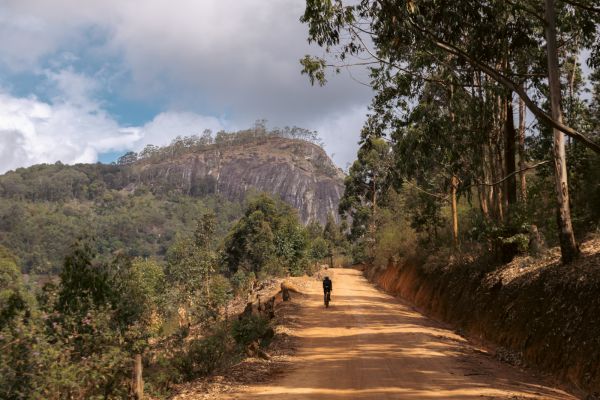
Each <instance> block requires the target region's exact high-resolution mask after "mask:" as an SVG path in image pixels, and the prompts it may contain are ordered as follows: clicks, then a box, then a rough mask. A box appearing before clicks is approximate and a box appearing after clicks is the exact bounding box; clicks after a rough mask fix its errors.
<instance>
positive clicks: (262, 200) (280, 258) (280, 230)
mask: <svg viewBox="0 0 600 400" xmlns="http://www.w3.org/2000/svg"><path fill="white" fill-rule="evenodd" d="M307 245H308V237H307V233H306V231H305V229H304V228H303V227H302V226H301V225H300V221H299V219H298V214H297V212H296V211H295V210H293V209H292V208H291V207H290V206H289V205H287V204H285V203H283V202H282V201H278V200H274V199H272V198H271V197H269V196H268V195H266V194H262V195H259V196H257V197H255V198H253V199H251V200H250V201H249V202H248V205H247V207H246V209H245V211H244V216H243V217H242V218H241V219H240V220H239V221H238V222H237V223H236V224H235V225H234V226H233V227H232V229H231V231H230V232H229V234H228V235H227V238H226V239H225V245H224V250H223V256H224V263H225V265H226V266H227V268H228V270H229V272H230V273H231V274H235V273H236V272H237V271H238V270H239V269H242V270H245V272H247V273H250V272H251V273H254V274H255V275H256V276H258V275H263V274H281V273H284V272H288V273H291V274H300V273H302V272H304V269H305V267H306V250H307Z"/></svg>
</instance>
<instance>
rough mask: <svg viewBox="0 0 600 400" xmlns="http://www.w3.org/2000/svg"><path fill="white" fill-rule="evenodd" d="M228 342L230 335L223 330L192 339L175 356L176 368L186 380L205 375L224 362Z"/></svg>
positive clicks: (227, 352)
mask: <svg viewBox="0 0 600 400" xmlns="http://www.w3.org/2000/svg"><path fill="white" fill-rule="evenodd" d="M229 343H230V337H229V334H228V333H227V332H226V331H225V330H219V331H217V332H216V333H214V334H213V335H211V336H208V337H206V338H202V339H195V340H192V341H190V343H189V345H188V348H187V351H186V352H185V353H183V354H180V355H179V357H177V358H176V360H177V361H176V368H177V370H178V371H179V372H180V373H181V375H182V376H183V377H184V378H185V379H187V380H191V379H195V378H197V377H200V376H206V375H208V374H210V373H212V372H213V371H215V370H216V369H217V368H219V367H221V366H223V365H224V364H225V361H226V360H227V355H228V354H229V351H228V344H229Z"/></svg>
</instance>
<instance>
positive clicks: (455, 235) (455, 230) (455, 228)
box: [450, 176, 458, 247]
mask: <svg viewBox="0 0 600 400" xmlns="http://www.w3.org/2000/svg"><path fill="white" fill-rule="evenodd" d="M450 184H451V186H452V188H451V190H452V238H453V239H454V247H458V210H457V206H456V190H457V188H458V178H457V177H456V176H452V180H451V182H450Z"/></svg>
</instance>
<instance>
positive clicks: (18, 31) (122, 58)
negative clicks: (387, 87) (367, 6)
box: [0, 0, 372, 170]
mask: <svg viewBox="0 0 600 400" xmlns="http://www.w3.org/2000/svg"><path fill="white" fill-rule="evenodd" d="M304 5H305V1H304V0H269V1H264V0H202V1H198V0H171V1H164V0H145V1H144V2H135V1H133V2H132V1H122V0H88V1H85V2H81V1H80V0H53V1H47V0H4V1H2V2H0V66H2V65H3V66H4V67H5V68H8V69H10V70H12V71H23V70H25V71H42V72H43V73H44V74H45V76H46V78H47V79H48V80H49V81H50V82H51V83H52V84H53V85H54V86H56V88H57V89H58V90H59V93H60V95H59V96H56V97H54V98H53V99H52V102H51V104H44V103H41V102H39V101H36V100H35V99H34V98H32V99H29V100H30V101H34V102H36V103H37V104H38V106H40V107H46V108H47V111H48V113H49V116H47V117H45V118H42V120H40V121H37V122H36V123H33V128H32V129H34V130H35V132H36V134H35V136H36V137H37V140H38V141H43V140H44V138H45V137H46V136H44V135H47V137H48V138H51V139H50V140H51V141H54V142H62V143H64V144H65V146H67V147H68V148H72V149H73V150H72V151H66V150H65V152H66V153H68V154H65V157H67V159H64V160H62V161H63V162H70V160H72V159H73V156H72V155H71V154H75V153H77V154H79V155H82V154H85V156H82V157H83V158H87V159H93V158H94V157H95V156H94V152H93V151H91V152H90V151H84V150H83V149H85V147H82V146H83V144H82V143H86V144H87V145H89V146H91V147H90V149H95V151H96V152H97V151H101V150H99V149H100V148H102V149H109V148H110V149H113V148H117V149H124V148H127V146H134V147H133V148H138V147H139V146H140V145H141V144H142V142H152V143H155V144H166V143H165V142H166V141H167V140H170V139H171V138H172V137H173V136H176V135H177V134H182V135H184V134H186V132H190V133H194V132H195V126H196V125H198V126H200V131H201V130H202V129H204V128H205V127H208V128H212V129H213V130H218V129H220V128H221V127H222V126H224V125H226V124H225V123H224V122H223V120H222V119H221V118H218V117H209V116H203V115H213V116H215V115H217V116H218V115H227V118H228V120H229V123H230V124H231V123H235V125H236V126H239V127H244V126H249V125H250V124H251V123H252V122H253V121H254V120H255V119H257V118H266V119H267V120H268V121H269V125H271V126H284V125H298V126H303V127H308V128H313V129H318V130H319V131H320V132H321V135H322V136H323V138H324V140H325V142H326V144H327V149H328V151H329V152H330V153H335V154H336V157H335V161H336V162H337V163H338V165H341V166H345V164H346V163H347V162H349V161H351V160H352V159H353V158H354V154H355V153H354V151H355V148H356V145H355V143H356V141H357V140H358V132H359V131H360V125H362V117H363V116H364V109H365V105H366V104H368V102H369V101H370V98H371V95H372V93H371V91H370V89H368V88H365V87H364V86H362V85H360V84H358V83H356V82H354V81H353V80H351V79H350V78H349V77H348V76H347V74H341V75H340V76H339V77H332V78H331V79H330V82H329V83H328V85H327V86H326V87H324V88H317V87H311V86H310V85H309V83H308V79H307V78H306V77H305V76H301V75H300V66H299V63H298V59H299V58H301V57H302V56H304V54H307V53H317V54H318V53H320V52H321V51H322V50H320V49H319V48H314V47H313V48H311V47H310V46H309V45H308V44H307V42H306V36H307V27H306V26H305V25H302V24H300V22H299V18H300V15H301V14H302V13H303V11H304ZM82 59H83V61H84V63H91V64H94V63H95V64H97V65H96V68H98V69H102V68H103V67H104V64H105V63H111V64H110V68H109V70H110V71H112V73H115V74H118V76H119V77H126V79H125V82H123V81H121V80H118V84H117V83H115V82H113V81H111V79H110V77H107V79H106V81H103V82H101V88H102V89H104V90H105V91H106V89H107V87H108V89H109V90H108V91H110V92H111V93H110V95H115V96H121V97H125V98H127V99H128V100H131V99H140V100H141V101H144V102H147V103H151V104H152V101H153V99H159V100H158V102H159V104H166V106H165V108H166V109H167V110H186V111H189V112H177V113H175V112H172V111H171V112H169V111H165V112H164V113H162V114H159V115H157V116H156V117H155V118H154V120H152V121H150V122H148V123H147V124H146V125H145V126H143V127H137V128H132V129H129V130H126V129H125V127H122V126H119V124H117V123H116V122H115V121H114V120H113V118H112V117H111V116H110V115H107V114H106V113H105V112H103V111H102V110H101V109H100V107H98V104H97V102H94V101H91V102H90V98H93V94H94V92H96V91H97V90H98V81H97V80H94V79H89V78H86V77H85V76H82V75H81V74H78V73H77V71H75V70H74V69H72V68H69V67H68V66H69V65H76V64H77V62H78V61H81V60H82ZM115 60H117V61H116V62H112V61H115ZM49 65H50V66H51V67H50V68H54V69H58V72H56V71H55V70H49V69H48V68H49V67H48V66H49ZM86 68H88V69H89V68H90V66H89V65H87V67H86ZM91 68H92V69H93V68H94V66H93V65H92V66H91ZM355 74H356V77H357V78H358V79H360V80H362V81H368V77H367V76H366V74H365V73H364V72H360V71H357V72H355ZM94 78H97V77H96V76H94ZM12 100H14V101H16V100H23V101H26V100H27V99H22V98H21V99H12ZM106 101H110V99H107V100H106ZM359 112H360V113H361V114H358V113H359ZM77 114H79V115H77ZM119 114H120V115H126V114H127V110H120V111H119ZM2 116H4V117H6V116H7V114H6V111H5V110H0V117H2ZM24 120H27V118H25V119H24ZM84 121H85V123H84ZM0 123H1V122H0ZM29 123H30V124H31V122H29ZM23 124H25V122H23ZM68 124H73V125H72V126H68ZM228 127H229V128H230V127H231V125H228ZM19 129H21V128H19ZM171 130H172V131H171ZM2 132H5V131H2ZM17 132H20V131H17ZM2 135H4V133H2ZM135 135H138V136H139V137H138V139H136V140H134V141H133V144H131V142H132V140H133V139H131V137H134V136H135ZM5 136H6V137H8V134H7V135H5ZM11 137H12V136H11ZM31 137H32V136H31V135H30V136H26V137H25V139H23V140H24V143H31V141H32V139H31ZM86 138H94V140H93V141H92V139H86ZM148 138H150V139H148ZM147 139H148V140H147ZM6 140H8V139H6ZM11 140H13V141H14V140H16V139H15V137H13V139H11ZM0 142H4V138H0ZM11 143H12V142H11ZM111 146H113V147H111ZM27 148H28V149H33V145H31V144H29V145H28V147H27ZM75 149H76V150H75ZM42 155H43V156H42ZM57 155H58V153H56V152H54V151H53V152H51V154H45V153H44V152H43V151H38V152H32V153H31V157H32V159H35V160H43V161H47V162H50V161H54V160H55V159H58V158H59V157H57ZM22 158H23V156H19V159H22ZM0 163H3V161H0ZM11 165H13V166H16V165H18V163H17V162H16V161H14V162H12V163H11ZM1 169H2V165H0V170H1Z"/></svg>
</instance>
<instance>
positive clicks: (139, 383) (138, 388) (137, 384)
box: [132, 354, 144, 400]
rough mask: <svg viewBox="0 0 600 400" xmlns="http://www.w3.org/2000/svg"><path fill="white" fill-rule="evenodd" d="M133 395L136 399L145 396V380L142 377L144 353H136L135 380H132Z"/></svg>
mask: <svg viewBox="0 0 600 400" xmlns="http://www.w3.org/2000/svg"><path fill="white" fill-rule="evenodd" d="M132 391H133V397H134V398H135V399H136V400H142V399H143V398H144V380H143V378H142V355H141V354H136V355H135V358H134V359H133V382H132Z"/></svg>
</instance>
